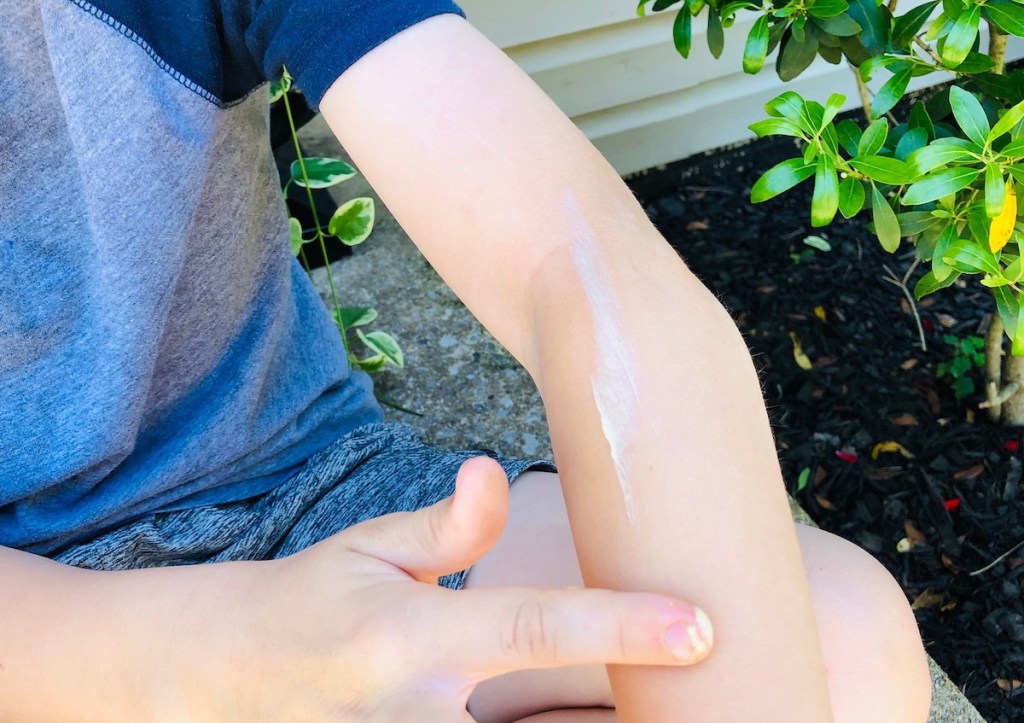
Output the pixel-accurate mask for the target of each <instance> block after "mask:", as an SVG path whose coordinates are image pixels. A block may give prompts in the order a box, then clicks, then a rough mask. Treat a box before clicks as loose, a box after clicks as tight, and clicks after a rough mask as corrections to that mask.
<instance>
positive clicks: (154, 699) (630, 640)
mask: <svg viewBox="0 0 1024 723" xmlns="http://www.w3.org/2000/svg"><path fill="white" fill-rule="evenodd" d="M510 109H514V111H513V110H510ZM322 110H323V112H324V115H325V117H326V118H327V120H328V122H329V123H330V125H331V127H332V128H333V129H334V131H335V133H336V134H337V135H338V137H339V138H340V139H341V140H342V141H343V143H344V144H345V145H346V148H347V149H348V150H349V151H350V152H351V153H352V155H353V156H354V158H355V160H356V162H357V164H358V165H359V166H360V169H361V171H363V172H364V173H365V174H366V175H367V176H368V177H369V178H370V179H371V181H372V182H373V183H374V185H375V187H376V188H377V189H378V190H379V192H380V195H381V197H382V198H383V199H384V201H385V202H386V203H387V204H388V205H389V207H390V208H391V209H392V211H393V212H394V213H395V215H396V217H397V218H398V219H399V220H400V221H401V223H402V224H403V225H404V226H405V227H406V229H407V230H408V231H409V232H410V235H411V236H412V238H413V239H414V241H415V242H416V243H417V245H418V246H419V247H420V248H421V249H422V250H423V252H424V253H425V255H426V256H427V257H428V258H429V259H430V260H431V261H432V263H434V265H435V267H436V268H438V270H439V271H440V272H441V274H442V275H443V276H444V277H445V278H446V280H447V281H448V282H449V283H450V284H451V286H452V287H453V288H454V289H455V290H456V292H457V293H458V294H459V296H460V297H461V298H462V299H463V300H464V301H465V302H466V303H467V305H468V306H469V307H470V309H471V310H472V311H473V312H474V313H475V314H476V315H477V316H478V317H479V318H480V319H481V320H482V321H483V322H484V324H485V325H486V326H487V327H488V328H489V329H490V330H491V331H492V332H493V333H494V334H495V336H496V337H497V338H498V339H499V340H500V341H501V342H502V343H503V344H504V345H505V346H506V347H507V348H508V349H509V350H510V351H511V352H512V353H513V354H514V355H515V356H516V357H517V358H518V359H519V360H520V361H521V362H522V363H523V364H524V366H525V367H526V368H527V369H528V370H529V371H530V373H531V375H532V376H533V378H534V380H535V381H536V382H537V385H538V387H539V388H540V390H541V393H542V395H543V397H544V401H545V407H546V411H547V413H548V417H549V420H550V426H551V431H552V436H553V440H554V446H555V454H556V458H557V460H558V462H559V464H560V468H561V469H562V477H561V486H562V489H563V493H564V498H565V500H566V503H567V509H568V515H567V518H566V522H565V523H563V528H562V529H563V531H567V529H568V528H567V527H566V525H570V526H571V536H572V538H573V545H572V548H570V547H569V546H568V545H566V546H563V548H562V549H561V553H560V554H559V555H558V557H559V558H560V559H566V557H567V552H568V550H569V549H573V554H572V555H571V556H569V559H574V560H575V559H578V564H579V569H580V570H581V572H582V578H583V580H584V581H585V582H586V584H587V585H588V586H590V587H592V588H608V589H589V590H581V589H576V590H568V589H548V590H543V589H540V588H541V585H540V583H533V582H528V581H526V582H515V581H513V580H505V581H502V580H497V585H498V586H497V587H494V586H490V585H489V586H487V587H486V588H479V589H474V590H468V591H463V592H459V593H453V592H450V591H445V590H441V589H438V588H437V587H436V586H435V585H434V584H433V583H434V581H435V580H436V578H437V576H439V575H441V574H443V573H445V572H449V571H454V570H458V569H462V568H464V567H466V566H467V565H469V564H472V563H474V562H476V561H477V560H479V559H480V558H481V557H482V556H484V555H485V554H486V553H487V551H488V550H490V549H491V547H492V546H493V545H494V544H495V541H496V540H497V539H498V538H499V536H500V535H501V530H502V527H503V525H504V523H505V519H506V516H507V510H508V504H509V503H508V493H507V491H506V487H505V480H504V479H503V475H502V473H501V471H500V468H498V467H496V465H495V464H494V463H493V462H491V461H490V460H487V459H478V460H473V461H471V462H469V463H467V464H466V465H465V466H464V467H463V469H462V470H461V472H460V477H459V481H458V486H457V492H456V495H455V497H454V498H453V499H452V500H447V501H445V502H443V503H440V504H439V505H436V506H434V507H432V508H428V509H427V510H422V511H419V512H415V513H403V514H399V515H390V516H388V517H384V518H380V519H378V520H374V521H371V522H368V523H365V524H363V525H359V526H356V527H353V528H351V529H349V530H346V531H344V532H342V533H340V534H338V535H336V536H335V537H332V538H330V539H329V540H326V541H324V542H323V543H320V544H318V545H315V546H313V547H311V548H309V549H308V550H306V551H304V552H302V553H299V554H297V555H294V556H292V557H289V558H286V559H283V560H279V561H273V562H252V563H224V564H216V565H203V566H190V567H181V568H163V569H152V570H134V571H129V572H116V573H105V572H93V571H87V570H77V569H71V568H67V567H65V566H62V565H59V564H56V563H54V562H51V561H49V560H45V559H42V558H39V557H35V556H32V555H28V554H25V553H21V552H17V551H14V550H8V549H2V548H0V590H3V593H4V594H3V595H0V720H19V721H20V720H32V721H76V722H84V723H88V722H89V721H105V722H110V721H121V720H125V721H145V720H157V721H164V720H167V721H180V720H188V721H207V720H209V721H221V720H245V721H263V720H266V721H279V720H289V721H328V720H333V721H395V720H410V721H431V722H436V721H441V722H444V721H469V720H471V717H470V714H469V713H468V712H467V710H466V705H467V701H468V700H469V696H470V694H471V693H472V692H473V690H474V688H475V687H476V686H477V685H478V684H479V683H480V681H483V680H488V679H495V680H501V678H502V676H504V675H505V674H507V673H511V672H513V671H522V670H537V669H550V668H555V667H562V666H570V669H573V668H580V667H582V668H583V669H585V670H593V667H592V666H594V665H597V664H601V663H607V664H610V667H609V668H608V671H609V678H610V681H611V690H610V691H608V690H606V691H604V694H605V695H606V696H610V695H614V702H615V704H616V706H617V708H618V710H617V711H616V713H615V714H613V715H617V716H618V719H620V720H637V721H644V722H645V723H651V722H653V723H657V722H658V721H663V720H664V721H668V720H671V721H676V720H679V718H680V715H681V711H686V716H687V719H689V720H695V721H701V722H702V723H703V722H705V721H718V720H729V721H735V720H771V721H775V720H780V721H781V720H785V721H788V722H791V723H801V722H802V721H813V723H823V722H825V721H828V720H831V706H830V700H829V688H828V684H827V680H826V673H825V667H824V657H823V652H822V645H821V641H820V638H819V636H818V630H817V625H816V619H815V614H814V605H813V604H812V600H811V589H810V585H809V583H808V577H807V574H806V571H805V567H804V561H803V560H802V559H801V555H800V548H799V544H798V539H797V535H796V533H795V531H794V529H793V525H792V523H791V522H790V519H789V513H788V506H787V505H786V500H785V495H784V493H783V486H782V484H781V479H780V475H779V471H778V466H777V462H776V460H775V454H774V447H773V444H772V440H771V435H770V431H769V429H768V424H767V418H766V415H765V412H764V408H763V403H762V400H761V398H760V393H759V388H758V382H757V377H756V375H755V374H754V371H753V366H752V364H751V362H750V359H749V355H748V354H747V351H746V348H745V346H744V344H743V341H742V339H741V338H740V336H739V334H738V333H737V331H736V329H735V327H734V326H733V325H732V323H731V321H730V320H729V318H728V316H727V315H726V314H725V312H724V310H722V308H721V307H720V305H718V303H717V302H716V301H715V299H714V298H713V297H712V296H711V295H710V294H709V293H708V292H707V291H706V290H705V289H704V288H703V287H702V286H701V285H700V284H699V283H698V282H697V281H696V279H694V278H693V276H692V275H691V274H690V273H689V272H688V271H687V270H686V268H685V267H684V266H683V265H682V263H681V262H680V261H679V260H678V258H677V257H676V256H675V254H674V253H673V252H671V250H669V249H668V248H667V246H666V245H665V243H664V241H663V240H662V239H661V238H660V237H659V236H658V235H657V233H656V232H655V231H654V229H653V228H652V227H651V226H650V224H649V223H648V222H647V219H646V218H645V217H644V215H643V211H642V209H640V208H639V207H638V206H637V204H636V203H635V202H634V201H633V199H632V197H631V196H630V194H629V192H628V190H627V189H626V188H625V186H623V184H622V182H621V181H620V180H619V178H618V177H617V175H616V174H615V173H614V171H613V170H612V169H610V168H609V167H608V166H607V164H606V163H605V162H604V161H603V159H601V157H600V156H599V154H597V153H596V151H594V149H593V148H592V147H591V146H590V145H589V144H588V143H587V142H586V140H585V139H583V138H582V137H581V136H580V135H579V134H578V132H577V131H576V130H575V128H573V126H572V125H571V123H569V121H568V120H567V119H565V117H564V116H563V115H562V114H561V113H560V112H559V111H558V110H557V109H556V108H555V107H554V106H553V105H552V104H551V103H550V101H549V100H548V99H546V98H545V97H544V96H543V94H542V93H540V91H539V90H537V89H536V87H535V86H534V85H533V84H532V83H531V82H530V81H529V79H528V78H526V77H525V76H524V75H523V74H522V73H521V72H520V71H519V70H518V69H517V68H515V66H514V65H512V64H511V63H510V62H509V61H508V60H507V59H506V58H505V57H504V56H503V55H502V54H501V53H500V52H499V51H497V50H496V49H495V48H494V47H493V46H492V45H491V44H490V43H488V42H487V41H486V40H484V39H483V38H482V37H481V36H480V35H479V34H478V33H476V32H475V31H474V30H472V28H471V27H470V26H469V25H468V24H466V23H465V22H464V21H462V20H460V19H458V18H455V17H454V16H449V17H441V18H436V19H432V20H430V21H426V22H424V23H421V24H420V25H417V26H415V27H414V28H412V29H410V30H408V31H406V32H403V33H401V34H400V35H398V36H396V37H395V38H393V39H392V40H390V41H388V42H387V43H385V44H384V45H382V46H380V47H379V48H377V49H376V50H374V51H373V52H371V53H370V54H369V55H367V56H366V57H364V58H363V59H362V60H360V61H359V62H358V63H357V64H356V65H355V66H353V67H352V68H351V69H350V70H349V71H348V72H346V74H345V75H344V76H343V77H342V78H341V79H339V81H338V82H336V83H335V84H334V86H333V87H332V88H331V89H330V91H329V92H328V94H327V96H326V97H325V98H324V101H323V103H322ZM467 129H471V132H467ZM565 189H571V190H572V191H573V193H574V194H575V197H576V199H577V201H578V205H579V210H580V215H581V216H582V218H584V219H585V221H586V223H587V225H588V227H589V228H590V229H592V231H593V236H594V243H595V245H596V248H597V249H598V252H599V255H600V257H601V258H606V259H615V263H614V264H607V265H606V267H605V270H606V272H607V282H608V288H609V289H610V293H611V294H612V295H613V296H614V297H615V299H616V302H617V304H618V306H619V308H620V309H621V310H622V315H623V318H622V324H623V326H624V327H628V328H629V329H630V330H631V331H632V334H633V339H634V343H635V345H636V348H637V354H636V356H637V359H638V362H637V367H636V369H634V370H633V373H634V374H635V375H637V379H638V380H640V381H641V382H642V388H645V389H650V390H654V391H653V392H652V393H650V396H649V397H648V398H646V399H644V400H643V401H644V403H645V406H646V407H647V408H648V410H649V411H650V416H649V418H647V419H646V421H645V420H644V419H641V420H640V421H639V422H638V428H637V429H636V430H635V437H634V439H635V442H634V443H633V444H632V445H631V447H630V454H631V465H632V466H633V468H634V469H635V470H636V472H635V473H634V475H633V479H632V482H633V488H634V489H633V491H634V503H635V517H636V526H635V528H634V527H633V526H631V525H630V524H629V522H628V520H627V517H626V515H625V514H623V503H622V490H621V487H620V486H619V480H618V479H617V477H616V473H615V469H614V462H613V460H612V458H611V453H610V449H609V445H608V442H607V440H606V438H605V436H604V434H603V432H602V428H601V420H600V415H599V412H598V409H597V408H596V405H595V400H594V391H593V381H592V380H593V378H594V376H595V374H596V373H597V371H598V369H599V349H598V348H597V345H596V342H595V334H594V331H593V323H592V322H593V319H592V308H591V306H590V305H589V303H588V301H587V297H586V291H585V289H584V288H583V286H582V284H581V283H580V280H579V277H578V275H577V274H576V273H575V272H574V268H573V264H572V257H571V250H570V244H571V241H572V238H573V223H572V219H571V218H569V217H567V214H566V213H565V211H564V209H563V208H562V207H561V205H560V203H559V199H560V198H561V197H562V194H563V192H564V191H565ZM670 310H672V313H669V311H670ZM679 310H685V312H686V318H685V319H682V318H680V314H679V313H678V312H679ZM680 400H685V403H680ZM649 419H658V420H660V422H659V424H658V425H652V424H651V423H650V421H649ZM737 440H740V441H737ZM723 450H724V451H725V452H726V453H725V454H723V453H722V451H723ZM697 510H699V514H696V513H695V511H697ZM506 549H509V548H507V547H506ZM511 550H512V552H510V555H511V558H510V560H521V556H520V555H519V554H518V553H516V552H515V550H516V545H512V548H511ZM494 559H496V560H497V559H500V558H494ZM533 559H534V560H535V561H536V555H534V556H533ZM485 564H486V563H485ZM517 564H523V563H522V562H521V561H520V562H519V563H516V564H513V562H511V561H510V562H506V563H505V564H503V565H502V567H503V568H504V569H506V570H509V571H511V570H514V569H515V568H516V566H517ZM535 567H536V565H535ZM510 584H511V585H514V586H509V585H510ZM557 584H561V583H556V585H557ZM611 589H616V590H622V591H635V592H612V591H611ZM694 602H696V603H699V605H700V606H701V607H702V608H704V609H705V610H706V611H707V612H708V614H709V615H710V616H711V620H712V622H713V623H714V625H715V646H714V649H713V650H712V651H711V653H710V657H708V658H707V659H705V660H703V662H700V664H699V665H692V666H689V667H686V668H685V669H681V668H682V667H683V666H685V665H686V664H687V663H694V662H698V659H697V658H695V657H691V656H690V655H689V653H688V651H687V650H686V649H684V650H682V651H677V652H681V653H682V654H683V659H680V658H679V657H676V655H674V654H673V653H672V651H671V650H669V648H668V647H667V646H666V644H665V642H664V641H665V639H666V633H667V632H668V631H669V630H671V629H673V628H674V629H675V631H676V634H674V635H673V636H670V637H673V638H674V639H676V640H684V641H686V640H689V636H688V635H686V634H683V635H679V634H678V633H679V631H681V630H682V631H685V630H686V628H687V626H690V625H692V624H693V623H694V622H695V620H696V613H695V610H694V608H693V603H694ZM904 606H905V603H904ZM893 607H894V606H893V605H891V604H887V605H886V606H885V609H886V610H889V609H890V608H893ZM865 610H867V611H868V612H871V613H873V612H875V611H874V609H868V608H866V607H865ZM862 628H863V626H857V627H856V628H855V630H856V631H857V632H858V633H859V632H861V630H862ZM690 652H692V651H690ZM872 660H874V658H873V659H872ZM921 660H923V658H921ZM588 666H590V667H588ZM899 667H901V668H902V667H903V666H899ZM584 679H585V678H584ZM736 680H741V681H743V693H744V694H743V695H736V694H735V689H734V686H733V685H732V682H733V681H736ZM567 692H572V691H567ZM888 697H889V698H890V699H892V700H894V699H893V698H892V696H888ZM594 702H595V704H598V705H604V704H608V703H610V702H611V700H609V699H608V698H607V697H605V698H600V699H596V700H595V701H594ZM537 712H539V711H537ZM905 712H906V711H905V709H903V708H900V709H898V711H897V715H898V716H899V717H895V718H891V719H889V720H890V721H894V722H901V721H903V720H906V721H914V720H915V718H913V717H909V716H908V715H905ZM592 714H593V716H602V715H603V716H605V718H607V716H608V715H609V711H607V710H605V711H592ZM545 715H546V716H548V717H547V718H545V719H543V720H545V721H548V722H549V723H550V721H553V720H555V719H553V718H551V716H553V715H555V714H554V713H550V712H549V713H546V714H545ZM559 715H561V714H559ZM565 715H575V714H570V713H566V714H565ZM580 715H584V714H582V713H581V714H580ZM593 719H594V720H598V719H599V718H596V717H594V718H593ZM538 720H541V719H538ZM561 720H569V719H568V718H566V717H562V718H561ZM918 720H920V719H918ZM844 723H845V722H844Z"/></svg>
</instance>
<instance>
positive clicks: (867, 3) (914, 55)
mask: <svg viewBox="0 0 1024 723" xmlns="http://www.w3.org/2000/svg"><path fill="white" fill-rule="evenodd" d="M897 4H898V0H888V2H887V3H882V2H876V0H849V1H848V0H757V1H755V0H724V1H723V0H654V2H653V3H652V1H651V0H640V2H639V4H638V13H640V14H641V15H642V14H643V13H644V11H645V9H646V7H647V6H648V5H650V7H651V9H652V10H655V11H660V10H666V9H668V8H671V7H673V6H680V8H679V10H678V13H677V15H676V20H675V24H674V31H673V34H674V37H675V44H676V48H677V49H678V50H679V52H680V53H681V54H682V55H683V56H684V57H685V56H687V55H689V52H690V50H691V24H692V18H693V17H694V16H696V15H698V14H699V13H701V12H702V11H704V10H705V9H706V10H707V14H708V31H707V42H708V46H709V49H710V51H711V53H712V54H713V55H714V56H715V57H718V56H719V55H720V54H721V51H722V47H723V43H724V34H723V30H722V29H723V28H725V27H728V26H730V25H732V24H733V22H734V21H735V19H736V15H737V13H739V12H740V11H741V10H749V11H753V12H755V13H758V15H759V16H758V17H757V18H756V20H755V21H754V23H753V27H752V28H751V30H750V33H749V35H748V37H747V40H746V45H745V47H744V53H743V69H744V71H746V72H748V73H756V72H758V71H760V70H761V68H762V67H763V65H764V63H765V60H766V58H767V56H768V54H769V53H770V52H772V51H773V50H775V49H776V48H777V49H778V51H779V52H778V55H777V58H776V63H775V69H776V72H777V74H778V76H779V78H781V79H782V80H784V81H788V80H791V79H793V78H795V77H797V76H798V75H800V73H802V72H803V71H804V70H805V69H806V68H807V67H808V66H809V65H810V63H811V62H812V61H813V60H814V59H815V57H817V56H821V57H822V58H824V59H825V60H826V61H828V62H830V63H839V62H841V61H843V60H844V59H845V60H846V61H847V62H848V63H849V64H850V66H851V67H852V68H853V69H854V75H855V77H856V79H857V84H858V88H859V90H860V97H861V101H862V103H863V106H864V111H865V115H866V121H867V122H866V124H865V125H864V126H863V127H862V125H861V124H858V123H856V122H855V121H853V120H842V121H840V122H838V123H837V122H835V119H836V116H837V115H838V113H839V111H840V109H841V108H842V107H843V106H844V103H845V98H844V97H843V96H841V95H838V94H833V95H832V96H830V97H829V98H828V99H827V100H826V101H825V103H824V104H822V103H819V102H817V101H813V100H806V99H804V98H803V97H801V96H800V95H799V94H797V93H795V92H792V91H787V92H784V93H782V94H781V95H779V96H778V97H776V98H774V99H773V100H771V101H770V102H769V103H768V104H767V105H766V106H765V110H766V111H767V114H768V117H767V118H765V119H763V120H760V121H757V122H755V123H753V124H752V125H751V126H750V128H751V130H753V131H754V133H755V134H756V135H757V136H759V137H763V136H772V135H780V136H790V137H793V138H795V139H797V140H798V144H797V145H798V147H799V155H798V156H797V157H794V158H790V159H788V160H786V161H783V162H782V163H779V164H778V165H776V166H775V167H773V168H771V169H769V170H768V171H766V172H765V173H764V174H763V175H762V176H761V177H760V178H759V179H758V180H757V182H756V183H754V184H753V187H752V190H751V200H752V201H753V202H755V203H756V202H761V201H766V200H768V199H770V198H773V197H775V196H777V195H779V194H780V193H783V192H785V191H787V190H789V189H791V188H793V187H794V186H796V185H798V184H800V183H801V182H803V181H807V180H812V179H813V180H812V182H813V187H814V188H813V194H812V198H811V208H810V220H811V225H812V226H815V227H821V226H826V225H828V224H829V223H831V222H832V221H833V219H834V218H835V217H836V215H837V214H840V215H842V216H843V217H845V218H852V217H854V216H857V215H858V214H861V213H868V214H870V218H871V229H872V231H873V233H874V234H875V235H876V236H877V237H878V240H879V242H880V243H881V245H882V247H883V248H884V249H885V250H886V251H889V252H895V251H896V250H897V249H898V248H899V247H900V245H901V242H902V240H903V239H904V238H906V239H909V241H910V243H911V244H912V245H913V246H914V248H915V251H916V253H917V256H918V258H919V259H920V260H922V261H924V262H926V263H930V269H929V270H928V271H927V273H925V274H924V275H923V276H922V277H921V278H920V279H919V280H918V281H917V283H916V285H915V287H914V294H915V296H916V297H917V298H918V299H920V298H921V297H923V296H925V295H927V294H931V293H933V292H936V291H939V290H940V289H943V288H946V287H948V286H951V285H952V284H954V283H955V282H956V281H957V280H958V279H960V278H961V277H962V276H975V277H977V278H978V280H979V281H980V283H981V284H982V285H983V286H985V287H987V288H988V289H989V290H990V291H991V293H992V296H993V298H994V306H995V310H996V313H995V314H994V315H993V322H992V324H991V325H990V329H989V334H988V336H987V339H986V354H987V357H988V362H987V380H986V395H987V398H988V399H987V404H986V406H988V407H989V409H990V414H991V415H992V417H993V418H994V419H995V420H999V419H1000V418H1002V420H1003V421H1006V422H1008V423H1010V424H1024V298H1022V294H1024V268H1022V261H1021V253H1022V252H1021V230H1022V227H1021V226H1020V225H1019V217H1018V204H1017V197H1018V195H1019V194H1018V184H1022V183H1024V71H1014V72H1006V70H1005V55H1006V39H1007V36H1008V35H1014V36H1018V37H1024V4H1022V3H1021V2H1019V1H1018V0H942V1H941V3H940V2H939V0H931V1H929V2H925V3H923V4H918V5H916V6H914V7H912V8H910V9H909V10H907V11H906V12H903V13H900V14H897ZM983 24H984V25H986V26H987V27H988V30H989V36H990V40H989V44H988V48H987V52H983V51H982V49H981V33H980V30H981V27H982V25H983ZM883 72H884V73H887V74H888V76H887V78H886V80H885V82H884V83H883V84H882V85H881V87H880V88H879V90H878V92H877V93H874V95H873V97H872V94H871V92H870V91H869V89H868V86H867V81H869V80H871V78H872V76H874V75H876V74H879V73H883ZM931 73H942V74H944V75H945V77H946V78H947V79H952V80H953V82H954V84H953V85H951V86H949V87H946V88H944V89H942V90H940V91H939V92H937V93H935V94H934V95H933V96H932V97H931V98H930V99H929V100H928V101H927V102H917V103H915V104H913V106H912V107H911V109H910V112H909V117H908V118H907V120H906V121H901V122H897V121H896V120H895V119H894V118H892V116H891V115H890V113H889V112H890V111H891V110H892V109H893V108H894V107H895V105H896V103H897V102H898V101H899V100H900V99H901V98H903V96H904V95H905V94H906V92H907V88H908V85H909V83H910V81H911V79H912V78H914V77H917V76H922V75H928V74H931ZM1004 334H1005V336H1006V337H1007V338H1008V339H1009V343H1010V352H1011V357H1010V358H1008V359H1007V363H1006V368H1005V369H1003V367H1002V363H1001V359H1002V347H1003V336H1004ZM1004 378H1005V379H1008V382H1007V383H1006V384H1005V385H1002V379H1004Z"/></svg>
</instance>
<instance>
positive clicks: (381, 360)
mask: <svg viewBox="0 0 1024 723" xmlns="http://www.w3.org/2000/svg"><path fill="white" fill-rule="evenodd" d="M348 360H349V363H350V364H351V365H352V366H354V367H355V368H356V369H358V370H359V371H363V372H379V371H380V370H381V369H383V368H384V367H385V366H387V363H388V358H387V357H386V356H384V355H383V354H376V355H375V356H371V357H367V358H366V359H356V358H355V357H354V356H351V355H350V356H349V358H348Z"/></svg>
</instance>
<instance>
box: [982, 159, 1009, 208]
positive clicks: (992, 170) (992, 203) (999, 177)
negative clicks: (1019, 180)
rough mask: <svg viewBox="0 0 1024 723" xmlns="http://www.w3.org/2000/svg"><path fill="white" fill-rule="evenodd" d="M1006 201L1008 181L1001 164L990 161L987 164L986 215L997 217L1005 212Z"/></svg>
mask: <svg viewBox="0 0 1024 723" xmlns="http://www.w3.org/2000/svg"><path fill="white" fill-rule="evenodd" d="M1004 203H1006V182H1005V181H1004V180H1003V174H1002V172H1001V171H1000V170H999V166H997V165H996V164H995V163H990V164H988V165H987V166H985V215H986V216H988V217H989V218H995V217H996V216H998V215H999V214H1000V213H1002V212H1003V204H1004Z"/></svg>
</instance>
